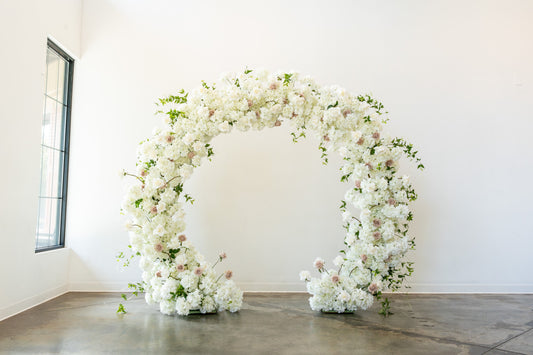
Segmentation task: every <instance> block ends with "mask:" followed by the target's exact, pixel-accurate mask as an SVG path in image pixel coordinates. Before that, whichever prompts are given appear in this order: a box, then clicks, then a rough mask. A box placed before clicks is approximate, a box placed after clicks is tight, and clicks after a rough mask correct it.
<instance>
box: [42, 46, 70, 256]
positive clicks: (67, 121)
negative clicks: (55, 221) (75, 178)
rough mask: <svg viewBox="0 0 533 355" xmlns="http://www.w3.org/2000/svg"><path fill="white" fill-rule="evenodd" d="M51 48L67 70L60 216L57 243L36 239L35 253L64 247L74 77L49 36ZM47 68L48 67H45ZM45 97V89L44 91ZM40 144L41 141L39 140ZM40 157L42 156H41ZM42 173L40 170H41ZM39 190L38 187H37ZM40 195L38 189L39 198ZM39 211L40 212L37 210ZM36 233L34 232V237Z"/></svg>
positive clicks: (64, 53) (68, 61) (63, 54)
mask: <svg viewBox="0 0 533 355" xmlns="http://www.w3.org/2000/svg"><path fill="white" fill-rule="evenodd" d="M49 49H51V50H52V51H54V52H55V53H56V54H57V55H58V56H60V57H61V58H63V59H64V60H65V61H66V62H67V63H68V71H67V73H66V82H65V86H66V95H65V97H66V103H65V104H64V105H65V107H66V113H65V131H64V132H65V137H64V161H63V169H62V180H63V181H62V189H61V199H62V203H61V209H60V211H61V216H60V217H59V243H58V244H56V245H51V246H47V247H44V248H37V240H36V241H35V253H41V252H45V251H49V250H55V249H61V248H64V247H65V227H66V220H67V191H68V167H69V158H70V126H71V114H72V91H73V90H72V84H73V79H74V62H75V60H74V58H72V57H71V56H70V55H68V54H67V53H66V52H65V51H64V50H63V49H62V48H61V47H60V46H58V45H57V44H56V43H54V42H53V41H52V40H51V39H50V38H48V39H47V46H46V51H47V53H48V50H49ZM47 70H48V68H47ZM45 97H46V91H45ZM41 145H42V142H41ZM41 159H42V157H41ZM41 174H42V172H41ZM39 190H40V188H39ZM41 199H42V196H41V194H40V191H39V200H41ZM39 213H40V212H39ZM37 227H39V221H37ZM37 235H38V233H37V232H36V237H37Z"/></svg>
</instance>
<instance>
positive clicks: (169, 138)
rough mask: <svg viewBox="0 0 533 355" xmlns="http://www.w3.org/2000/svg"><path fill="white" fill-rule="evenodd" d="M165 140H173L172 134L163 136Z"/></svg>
mask: <svg viewBox="0 0 533 355" xmlns="http://www.w3.org/2000/svg"><path fill="white" fill-rule="evenodd" d="M165 140H166V141H167V143H172V141H173V140H174V136H171V135H168V136H166V137H165Z"/></svg>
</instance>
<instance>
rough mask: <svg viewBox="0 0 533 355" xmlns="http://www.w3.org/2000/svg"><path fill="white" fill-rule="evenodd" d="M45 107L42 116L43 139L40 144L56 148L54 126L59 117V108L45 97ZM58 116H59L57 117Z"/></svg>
mask: <svg viewBox="0 0 533 355" xmlns="http://www.w3.org/2000/svg"><path fill="white" fill-rule="evenodd" d="M45 98H46V100H45V104H44V105H45V107H44V117H43V128H42V129H43V141H42V144H43V145H46V146H48V147H53V148H56V145H55V139H56V126H57V120H58V119H61V116H60V115H58V110H59V109H61V108H60V107H58V106H59V105H58V103H57V102H56V101H55V100H53V99H51V98H49V97H46V96H45ZM58 116H59V117H58Z"/></svg>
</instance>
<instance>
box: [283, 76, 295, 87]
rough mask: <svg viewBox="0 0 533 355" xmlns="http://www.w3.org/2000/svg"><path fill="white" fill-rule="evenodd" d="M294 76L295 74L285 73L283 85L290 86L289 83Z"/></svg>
mask: <svg viewBox="0 0 533 355" xmlns="http://www.w3.org/2000/svg"><path fill="white" fill-rule="evenodd" d="M292 76H293V74H284V77H283V85H284V86H289V83H290V82H291V78H292Z"/></svg>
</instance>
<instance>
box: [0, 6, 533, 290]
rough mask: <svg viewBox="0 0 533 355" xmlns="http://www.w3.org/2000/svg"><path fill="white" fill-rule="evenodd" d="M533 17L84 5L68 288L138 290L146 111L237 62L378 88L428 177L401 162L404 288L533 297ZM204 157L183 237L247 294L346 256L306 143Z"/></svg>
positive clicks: (225, 140)
mask: <svg viewBox="0 0 533 355" xmlns="http://www.w3.org/2000/svg"><path fill="white" fill-rule="evenodd" d="M532 15H533V2H530V1H503V0H502V1H467V2H465V1H448V0H446V1H445V0H442V1H421V0H420V1H401V2H400V1H392V0H390V1H357V2H355V1H329V2H326V1H309V0H306V1H303V0H302V1H281V0H272V1H268V2H252V1H245V0H241V1H238V0H232V1H218V2H217V1H214V0H212V1H195V2H194V1H136V2H131V1H125V0H91V1H86V2H85V3H84V8H83V34H82V58H81V60H80V61H79V63H78V71H77V73H76V79H75V80H76V82H75V85H76V94H75V107H74V113H73V126H72V158H71V175H70V177H71V179H70V185H69V187H70V190H69V214H68V235H67V237H68V240H69V245H70V247H71V249H72V251H73V256H72V263H71V268H70V269H71V272H70V282H71V286H72V288H73V289H77V290H91V289H92V290H97V289H108V290H111V289H119V288H121V287H122V286H123V285H124V284H125V283H126V282H128V281H131V280H136V279H138V278H139V272H138V270H137V269H136V268H135V267H134V268H131V269H130V270H128V271H126V272H123V273H121V272H120V271H119V268H118V265H117V264H116V263H115V261H114V258H113V255H114V254H116V252H117V251H118V250H121V249H124V247H125V245H127V244H128V241H127V234H126V232H124V231H123V228H122V224H123V221H124V220H123V217H121V216H120V215H119V206H120V201H121V199H122V181H120V180H119V179H118V177H117V171H118V170H119V169H120V168H123V167H124V168H130V169H133V167H134V162H135V150H136V146H137V143H138V142H139V141H140V140H142V139H144V138H146V137H147V136H149V135H150V133H151V131H152V128H153V126H154V125H156V124H157V120H156V119H155V118H154V116H153V112H154V111H155V106H154V105H153V103H154V101H155V100H156V98H157V97H160V96H163V95H167V94H171V93H174V92H176V91H177V90H178V89H180V88H185V89H191V88H193V87H195V86H197V85H198V84H199V83H200V80H202V79H203V80H206V81H208V82H210V81H214V80H216V79H217V78H218V75H219V73H220V72H223V71H239V70H243V69H244V68H245V67H246V66H248V67H251V68H255V67H265V68H268V69H271V70H277V69H287V70H290V69H295V70H298V71H300V72H302V73H304V74H309V75H312V76H314V77H315V78H316V79H317V80H318V81H319V82H321V83H323V84H339V85H341V86H343V87H345V88H347V89H349V90H351V91H353V92H357V93H367V92H372V93H373V94H374V95H375V96H376V97H377V98H379V99H381V100H382V101H383V102H384V103H385V105H386V107H387V108H388V110H389V112H390V116H391V122H390V125H389V127H388V131H389V132H392V133H393V134H396V135H399V136H403V137H406V138H408V139H409V140H410V141H412V142H413V143H415V145H416V146H417V147H418V148H419V149H420V152H421V155H422V157H423V158H424V162H425V164H426V167H427V170H426V171H425V172H423V173H420V172H418V171H415V170H414V169H413V167H412V166H410V165H406V166H405V171H406V172H408V173H410V174H411V175H412V177H413V180H414V182H415V186H416V187H417V189H418V192H419V195H420V200H419V201H418V202H417V203H415V204H414V206H413V207H414V212H415V222H414V224H413V228H412V233H413V234H414V235H415V236H416V237H417V240H418V248H417V250H416V252H414V253H413V254H412V258H413V259H414V260H415V262H416V273H415V275H414V276H413V278H412V279H411V284H412V285H413V286H414V287H413V291H432V292H457V291H464V292H472V291H482V292H533V273H531V270H532V269H533V258H532V257H531V250H533V238H532V235H531V230H530V223H529V219H530V217H529V214H530V213H531V207H530V206H531V201H532V200H533V194H532V192H531V191H532V190H531V188H530V176H531V175H532V174H533V153H532V152H533V143H531V140H530V137H531V133H530V132H531V130H532V129H533V119H532V116H531V115H532V114H531V112H533V100H531V98H532V97H533V66H532V65H531V63H533V42H532V41H531V35H532V34H533V22H531V21H530V20H531V17H532ZM38 89H39V88H36V89H35V90H36V91H38ZM20 106H21V105H18V107H17V108H20ZM36 106H37V107H35V108H33V109H32V110H33V111H35V112H34V113H35V115H34V116H36V117H37V116H38V113H39V109H40V107H39V105H36ZM36 124H37V123H36ZM35 129H36V130H37V128H35ZM30 138H35V139H33V140H32V141H38V139H37V138H36V133H32V135H31V137H30ZM9 139H10V141H13V144H15V142H16V143H17V144H16V146H18V145H19V140H18V139H19V137H18V136H14V137H11V138H9ZM3 144H5V143H3ZM214 145H215V152H216V155H215V159H214V161H213V163H206V164H205V165H204V166H202V167H201V168H199V169H198V170H197V171H196V172H195V173H194V175H193V178H192V180H191V181H190V182H189V183H188V185H186V188H187V189H188V191H189V192H190V193H191V194H192V195H193V196H194V197H196V199H197V203H196V205H195V206H194V208H193V209H191V210H190V213H189V215H188V217H187V221H188V235H189V238H190V239H191V240H193V241H194V242H195V243H196V245H197V246H198V248H199V249H200V251H201V252H203V253H204V254H206V255H207V256H208V257H210V258H214V256H215V255H216V253H217V252H218V251H219V250H221V249H224V250H226V251H227V253H228V255H229V261H228V265H227V267H231V268H233V269H234V272H235V279H236V280H237V281H238V282H239V283H240V284H241V285H243V286H244V288H245V289H247V290H297V289H303V285H302V284H300V283H299V281H298V280H297V274H298V272H299V271H300V270H301V269H309V268H310V267H311V263H312V261H313V260H314V258H315V257H316V256H319V255H320V256H323V257H326V258H328V259H330V258H331V257H333V256H334V254H335V252H336V251H337V250H338V249H339V248H340V247H341V244H342V238H343V233H342V229H341V227H340V224H341V221H340V216H339V214H338V212H337V207H338V205H339V200H340V199H341V198H342V197H343V195H344V190H345V189H346V187H345V186H343V185H342V184H341V183H339V182H338V179H339V174H338V171H337V166H338V165H337V164H336V163H338V160H335V159H333V161H332V163H331V164H330V166H328V167H323V166H321V164H320V161H319V159H318V156H319V155H318V152H317V149H316V145H317V144H316V142H314V141H309V142H303V143H299V144H298V145H294V144H293V143H292V142H290V137H289V136H288V133H287V132H286V130H285V128H283V127H281V128H279V129H272V130H269V131H264V132H260V133H255V132H252V133H248V134H239V133H234V134H231V135H229V136H221V137H218V138H217V139H216V141H214ZM36 151H37V145H36V144H35V148H34V149H33V151H32V152H31V156H32V157H34V159H33V160H31V161H33V162H34V163H35V162H36V161H37V160H36V154H35V153H36ZM25 154H26V153H25ZM28 154H29V153H28ZM29 166H35V164H33V165H28V164H24V167H25V168H28V167H29ZM31 169H33V170H31V171H32V174H34V175H35V174H36V172H35V169H34V168H31ZM10 178H11V179H15V177H10ZM23 178H24V179H26V180H28V181H27V182H28V184H30V183H31V181H30V179H29V178H28V177H27V176H24V177H23ZM32 186H36V185H32ZM34 190H35V189H34ZM33 192H35V191H33ZM9 193H10V194H11V195H10V196H13V198H14V197H15V196H14V192H9ZM24 193H25V194H27V195H29V192H27V191H25V192H24ZM27 197H28V196H27ZM28 198H29V197H28ZM3 208H6V206H3ZM7 208H10V206H9V205H8V206H7ZM20 218H22V217H20ZM29 220H31V221H33V220H32V219H31V218H30V219H29ZM15 222H17V221H13V223H15ZM18 222H19V224H20V222H21V221H20V220H18ZM27 229H28V231H27V234H29V233H30V232H31V228H30V227H28V228H27Z"/></svg>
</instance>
